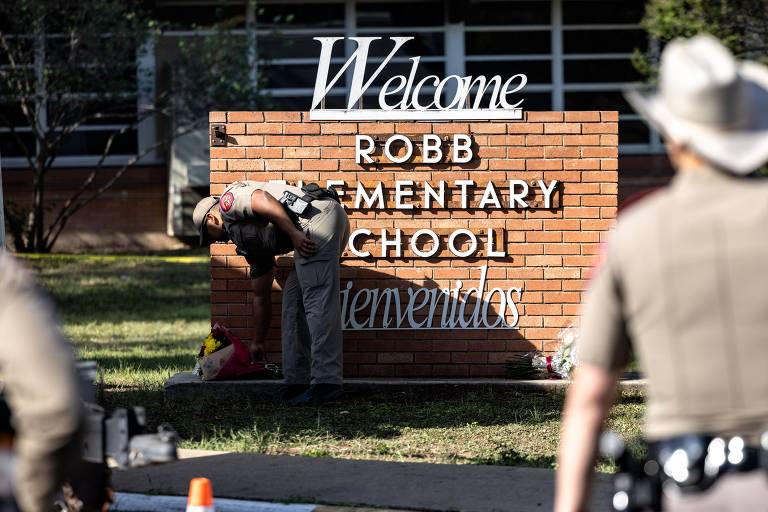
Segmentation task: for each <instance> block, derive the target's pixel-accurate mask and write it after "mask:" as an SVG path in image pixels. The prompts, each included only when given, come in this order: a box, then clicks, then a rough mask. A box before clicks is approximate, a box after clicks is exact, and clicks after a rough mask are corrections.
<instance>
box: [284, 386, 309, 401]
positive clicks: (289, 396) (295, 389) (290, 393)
mask: <svg viewBox="0 0 768 512" xmlns="http://www.w3.org/2000/svg"><path fill="white" fill-rule="evenodd" d="M308 389H309V384H286V385H285V386H283V391H282V395H283V400H284V401H286V402H287V401H290V400H293V399H294V398H296V397H297V396H301V395H302V394H304V393H306V392H307V390H308Z"/></svg>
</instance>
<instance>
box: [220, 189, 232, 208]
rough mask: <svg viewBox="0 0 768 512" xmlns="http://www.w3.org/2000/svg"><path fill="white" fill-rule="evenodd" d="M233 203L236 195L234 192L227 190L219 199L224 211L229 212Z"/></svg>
mask: <svg viewBox="0 0 768 512" xmlns="http://www.w3.org/2000/svg"><path fill="white" fill-rule="evenodd" d="M233 204H235V196H234V195H232V192H227V193H226V194H224V195H223V196H221V199H219V208H221V211H223V212H228V211H229V210H230V209H232V205H233Z"/></svg>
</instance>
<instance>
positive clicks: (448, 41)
mask: <svg viewBox="0 0 768 512" xmlns="http://www.w3.org/2000/svg"><path fill="white" fill-rule="evenodd" d="M644 3H645V2H643V1H640V0H604V1H601V0H525V1H514V0H501V1H495V0H478V1H474V0H468V1H458V0H408V1H401V0H390V1H386V2H385V1H368V0H335V1H334V0H319V1H312V0H303V1H294V0H281V1H270V0H259V1H258V2H246V1H239V2H238V1H198V0H156V1H154V2H150V3H149V9H150V11H151V14H152V16H153V17H155V18H156V19H158V20H159V21H161V22H162V24H163V27H164V30H163V32H162V35H160V36H159V37H158V38H157V39H156V40H154V41H152V48H153V51H151V52H149V53H147V54H145V55H143V56H142V57H141V59H140V60H138V61H137V66H140V67H142V68H143V69H149V70H154V72H153V73H149V74H141V75H137V76H138V79H137V80H140V81H141V80H144V81H146V80H150V81H151V82H150V83H137V90H139V89H140V90H142V91H147V90H148V91H153V90H154V91H158V90H161V89H162V88H163V87H164V85H165V83H164V81H165V80H167V79H168V78H167V77H168V76H169V73H172V72H173V68H174V62H175V59H177V58H178V51H177V45H178V43H179V41H181V40H185V39H186V40H192V39H194V38H199V37H202V36H205V35H210V34H211V33H212V31H211V30H212V27H214V26H225V27H227V28H229V29H232V30H233V31H235V33H238V34H242V35H243V36H244V37H249V36H250V39H249V40H251V41H253V44H254V45H255V47H256V48H257V53H256V54H257V55H258V56H259V58H258V59H256V61H255V63H254V64H253V65H254V67H255V73H256V76H258V77H260V78H261V79H262V81H263V85H264V88H263V92H264V94H265V95H266V97H268V98H269V104H270V108H271V109H273V110H275V111H288V112H306V111H308V110H309V108H310V103H311V99H312V94H313V90H314V85H315V77H316V73H317V63H318V56H319V51H320V45H319V44H318V42H317V41H314V40H313V38H314V37H318V36H326V37H333V36H336V37H354V36H381V37H384V38H388V37H393V36H411V37H414V40H412V41H410V42H409V43H408V44H406V45H404V46H403V48H402V49H401V50H400V52H399V53H398V55H397V56H396V57H395V58H394V59H393V60H392V61H391V62H390V63H389V64H388V66H387V68H386V70H385V71H384V72H383V73H382V74H381V76H379V77H378V78H377V79H376V80H375V81H374V83H373V85H372V86H371V87H370V88H369V89H368V91H367V94H366V96H364V97H363V99H362V104H363V107H365V105H366V102H370V103H371V104H374V103H375V101H376V97H375V96H376V95H377V94H378V91H379V90H380V86H381V85H382V84H383V83H384V82H385V81H386V79H387V78H388V77H389V76H391V75H400V74H404V73H407V72H408V70H409V69H410V64H411V61H410V60H409V59H410V58H411V57H416V56H419V57H420V62H419V73H420V74H421V75H429V74H434V75H437V76H439V77H445V76H448V75H459V76H478V75H485V76H487V77H490V76H493V75H501V76H502V77H506V76H511V75H515V74H518V73H523V74H525V75H526V76H527V79H528V82H527V84H526V86H525V88H524V90H523V92H522V96H521V97H522V98H523V99H524V102H523V104H522V107H523V109H524V110H525V111H526V112H536V111H556V112H559V111H566V112H568V111H572V112H575V111H589V112H608V111H618V113H619V114H618V137H619V139H618V140H619V158H618V200H619V205H620V204H621V203H622V202H623V201H625V200H626V199H627V198H628V197H630V196H631V195H633V194H634V193H636V192H638V191H642V190H644V189H648V188H653V187H658V186H661V185H663V184H665V183H666V182H667V181H668V179H669V177H670V175H671V171H670V168H669V164H668V162H667V160H666V157H665V156H664V148H663V146H662V143H661V140H660V138H659V136H658V134H656V133H654V132H653V131H651V130H649V129H648V128H647V127H646V125H645V124H644V123H643V122H641V121H640V120H639V118H638V116H637V115H635V114H634V113H633V112H632V111H631V109H630V108H629V106H628V105H627V103H626V101H625V100H624V99H623V97H622V94H621V90H622V89H623V88H624V87H626V86H627V85H629V84H631V83H633V82H637V81H638V80H640V79H641V78H642V77H641V76H639V74H638V73H637V71H636V70H635V68H634V67H633V65H632V62H631V59H632V55H633V52H635V50H636V49H640V50H645V49H647V48H648V45H649V44H650V43H649V41H648V38H647V35H646V33H645V31H644V30H643V29H642V28H641V27H640V25H639V21H640V20H641V18H642V16H643V10H644ZM388 48H389V46H387V45H384V44H382V45H378V46H372V50H371V53H370V59H369V63H370V64H371V65H375V64H376V62H377V59H378V60H379V61H381V59H383V58H384V56H385V54H386V50H387V49H388ZM354 50H355V46H354V44H352V43H351V42H350V41H349V40H347V42H346V44H345V45H339V47H338V52H337V53H334V55H333V58H332V60H331V66H332V67H333V66H341V65H342V64H343V63H344V62H345V61H346V60H347V58H348V57H349V56H350V55H351V54H352V52H354ZM243 65H248V64H247V63H246V62H244V64H243ZM147 77H148V78H147ZM348 86H349V79H348V78H347V81H346V82H345V81H340V82H339V83H337V84H336V86H334V87H333V89H332V90H331V91H330V93H329V94H328V96H327V99H326V107H327V108H338V107H340V106H342V105H343V104H344V100H345V98H346V95H347V93H348ZM429 92H430V91H429V90H428V88H425V93H429ZM144 99H146V98H144ZM138 103H139V102H137V108H139V107H138ZM119 127H120V126H119V125H104V124H101V125H98V124H94V125H89V126H82V127H80V128H79V129H78V130H77V131H76V133H75V134H74V135H73V136H72V137H70V138H69V139H68V140H67V141H66V143H65V145H64V147H63V150H62V152H61V155H62V156H60V157H59V158H58V159H57V161H56V164H55V169H54V171H53V173H52V175H51V178H50V182H51V185H50V188H49V198H50V200H51V201H54V202H55V201H56V200H61V199H64V198H66V197H67V196H68V194H69V193H71V191H72V190H73V189H74V188H76V187H77V185H78V184H79V183H80V182H81V180H82V177H83V176H84V174H85V173H87V172H88V171H89V169H91V168H92V166H93V165H94V164H95V163H96V161H97V159H98V158H99V156H98V155H99V154H100V153H101V146H102V145H103V142H104V140H105V138H106V137H107V136H108V134H109V133H110V131H111V130H114V129H116V128H119ZM17 129H18V130H19V131H21V132H24V131H25V130H26V131H28V130H29V129H28V128H25V127H24V126H23V125H20V126H18V127H17ZM167 129H169V127H168V126H166V125H164V124H163V123H160V122H159V121H157V120H151V119H150V120H148V121H146V122H143V123H141V124H140V125H139V126H138V127H137V128H136V129H135V130H132V131H130V132H129V133H128V134H127V136H126V137H123V138H122V139H121V141H120V143H119V144H118V145H117V147H116V148H115V151H113V154H112V155H111V156H110V157H109V159H108V163H109V164H110V165H119V164H120V163H122V162H124V161H126V159H128V158H130V157H131V156H132V155H136V154H137V153H139V152H141V151H142V150H143V149H144V148H146V147H149V146H151V145H152V144H154V143H155V141H157V140H158V138H159V137H160V136H161V135H162V134H163V133H164V130H167ZM208 142H209V134H208V132H207V131H201V132H200V133H196V134H191V135H189V136H186V137H184V138H181V139H177V140H175V141H174V142H173V143H172V144H171V145H170V147H167V148H164V149H162V150H159V151H155V152H151V153H150V154H149V155H148V156H147V157H145V158H143V159H142V161H141V163H140V164H139V165H136V166H134V167H133V168H132V169H130V170H129V171H128V172H127V173H126V174H125V175H124V176H123V178H121V179H120V180H119V182H118V183H117V184H116V185H115V186H114V187H113V188H112V189H111V190H110V191H108V192H107V193H105V194H104V195H103V196H102V198H101V199H99V200H98V201H97V202H95V203H94V204H92V205H91V206H89V207H88V208H86V209H85V210H83V211H82V212H80V213H79V214H78V215H76V216H75V217H74V218H73V219H72V221H71V222H70V224H69V226H68V228H67V229H66V231H65V232H64V234H63V236H62V238H61V239H60V242H59V244H58V245H57V247H56V249H58V250H75V249H83V248H92V249H116V248H146V249H162V248H168V247H175V246H178V244H179V241H180V240H190V238H189V236H190V235H192V234H193V233H192V230H191V222H189V217H190V216H191V209H192V207H193V206H194V204H195V202H196V200H197V199H198V198H199V197H200V195H201V194H205V193H207V192H208V189H209V172H210V171H211V169H209V161H210V160H209V158H210V155H209V147H208ZM0 152H1V155H2V168H3V187H4V191H5V196H6V197H7V198H10V199H14V197H17V198H23V197H24V196H25V194H26V193H27V192H28V189H29V178H30V174H29V172H28V171H27V170H25V166H26V161H25V159H23V158H21V153H20V151H19V149H18V148H16V147H15V145H14V143H13V142H12V141H11V138H10V135H9V133H8V132H7V131H6V132H0ZM22 200H23V199H22Z"/></svg>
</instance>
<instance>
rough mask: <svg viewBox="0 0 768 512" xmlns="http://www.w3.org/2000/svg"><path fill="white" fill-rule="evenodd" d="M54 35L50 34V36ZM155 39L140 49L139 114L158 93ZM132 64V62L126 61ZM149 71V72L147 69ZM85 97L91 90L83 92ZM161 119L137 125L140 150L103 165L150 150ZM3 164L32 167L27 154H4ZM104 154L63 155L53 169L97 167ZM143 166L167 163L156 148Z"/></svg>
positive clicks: (109, 127) (24, 129) (90, 128)
mask: <svg viewBox="0 0 768 512" xmlns="http://www.w3.org/2000/svg"><path fill="white" fill-rule="evenodd" d="M49 36H50V34H46V38H47V37H49ZM54 36H55V35H54ZM155 43H156V41H155V39H154V37H150V39H149V40H147V41H146V42H145V43H144V47H143V50H145V51H141V50H140V51H139V52H137V55H136V61H135V66H136V67H137V73H136V76H137V84H136V85H137V88H136V92H137V94H136V114H137V116H139V115H141V112H143V111H146V110H147V109H149V108H151V105H152V102H153V101H154V97H155V95H156V90H155V69H156V62H155ZM126 65H128V64H126ZM143 71H146V74H145V73H144V72H143ZM80 94H81V95H83V96H85V95H88V94H89V93H80ZM46 115H47V109H43V111H42V112H41V116H42V119H43V122H45V118H46ZM156 123H157V120H156V119H155V118H154V116H148V117H147V118H146V119H143V120H142V121H141V122H139V123H137V125H136V137H137V140H136V146H137V150H138V151H137V153H131V154H125V155H110V156H108V157H106V158H105V159H104V162H103V164H102V165H103V166H121V165H125V164H126V163H127V162H128V161H129V160H130V159H131V158H134V157H135V156H136V155H137V154H141V153H142V152H143V151H145V150H147V149H149V148H150V147H151V146H152V145H154V144H156V141H157V127H156ZM128 126H130V125H129V124H127V123H125V124H121V123H115V124H103V125H98V124H90V125H83V126H79V127H78V128H77V129H76V130H75V133H76V132H97V131H102V132H103V131H114V130H120V129H122V128H126V127H128ZM15 129H16V131H17V132H21V133H29V132H31V131H32V128H31V127H29V126H18V127H16V128H15ZM10 131H11V130H10V129H9V128H0V133H10ZM0 158H1V161H2V164H3V165H5V167H6V169H23V168H28V167H29V161H28V160H27V159H26V158H25V157H16V156H13V157H5V156H1V155H0ZM100 159H101V156H99V155H62V156H57V157H56V160H54V162H53V168H72V167H93V166H96V165H98V163H99V160H100ZM137 163H138V164H139V165H159V164H162V163H163V160H162V159H161V158H160V157H159V155H158V152H157V151H156V150H153V151H149V152H148V153H147V154H146V155H144V156H143V157H142V158H141V159H140V160H139V161H138V162H137Z"/></svg>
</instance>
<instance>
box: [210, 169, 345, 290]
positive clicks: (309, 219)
mask: <svg viewBox="0 0 768 512" xmlns="http://www.w3.org/2000/svg"><path fill="white" fill-rule="evenodd" d="M256 190H263V191H264V192H267V193H268V194H270V195H271V196H272V197H274V198H275V199H278V200H279V199H280V198H281V197H282V196H283V192H285V191H290V192H292V193H294V194H296V195H297V196H299V197H303V196H304V192H303V191H302V190H301V189H300V188H298V187H294V186H292V185H285V184H282V183H267V182H260V181H236V182H234V183H232V184H231V185H229V186H228V187H227V188H226V189H225V190H224V194H222V196H221V197H220V198H219V210H220V211H221V216H222V219H223V220H224V226H225V228H226V229H227V232H228V233H229V235H230V238H231V239H232V241H233V242H234V243H235V245H237V246H238V252H239V253H240V254H241V255H243V256H245V257H246V259H247V260H248V263H249V264H250V265H251V275H252V276H254V277H256V276H259V275H262V274H264V273H266V272H267V271H268V270H270V269H271V268H272V266H273V265H274V256H275V255H278V254H285V253H287V252H290V251H292V250H293V246H292V245H291V242H290V239H288V236H287V235H286V234H285V233H282V232H281V231H280V230H279V229H278V228H277V227H276V226H274V225H273V224H272V223H271V222H268V221H267V220H266V219H264V218H263V217H261V216H259V215H258V214H255V213H254V212H253V209H252V208H251V196H252V195H253V193H254V192H255V191H256ZM296 222H297V226H298V227H299V228H300V229H301V230H302V231H303V232H304V234H305V235H307V236H308V237H309V238H311V239H312V241H313V242H315V244H316V245H317V252H316V253H315V254H313V255H312V256H310V257H304V256H301V255H300V254H294V261H295V262H296V263H297V264H299V265H303V264H305V263H307V262H310V261H320V260H330V259H336V260H338V258H339V255H340V252H343V248H341V249H340V247H339V240H340V238H342V237H344V238H345V239H346V238H348V237H349V222H348V220H347V216H346V213H344V209H343V208H342V206H341V205H340V204H339V203H338V202H336V201H334V200H333V199H330V198H329V199H319V200H314V201H312V204H311V205H310V207H309V209H308V211H307V213H306V214H304V215H302V216H300V217H297V218H296ZM345 243H346V242H345Z"/></svg>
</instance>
